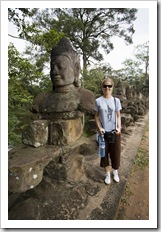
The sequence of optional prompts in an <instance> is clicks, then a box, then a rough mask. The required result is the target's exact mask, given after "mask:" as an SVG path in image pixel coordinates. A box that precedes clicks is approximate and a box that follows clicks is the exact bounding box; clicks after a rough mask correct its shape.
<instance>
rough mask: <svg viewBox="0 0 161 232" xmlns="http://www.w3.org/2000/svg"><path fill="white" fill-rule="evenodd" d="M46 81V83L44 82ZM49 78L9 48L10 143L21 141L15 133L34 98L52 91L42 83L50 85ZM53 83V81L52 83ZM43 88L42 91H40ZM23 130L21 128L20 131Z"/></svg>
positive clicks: (12, 48)
mask: <svg viewBox="0 0 161 232" xmlns="http://www.w3.org/2000/svg"><path fill="white" fill-rule="evenodd" d="M44 79H46V81H44ZM49 80H50V77H49V76H48V78H47V77H46V76H45V75H44V74H43V73H42V72H39V70H38V69H37V68H36V67H35V66H34V65H32V64H31V63H30V62H29V60H28V59H26V58H22V57H21V55H20V54H19V52H18V51H17V50H16V48H15V47H14V45H13V44H10V45H9V47H8V130H9V131H8V133H9V143H10V144H11V143H15V142H18V141H19V140H20V135H19V134H18V133H15V129H16V127H17V125H18V124H19V123H20V119H19V115H20V114H22V113H23V114H24V113H25V114H26V112H28V111H29V106H30V104H31V102H32V101H33V98H34V96H35V95H37V93H39V92H40V91H41V90H45V89H47V87H48V89H51V88H52V86H45V87H44V84H42V83H49ZM50 82H51V81H50ZM40 88H42V89H40ZM20 129H21V128H19V131H20Z"/></svg>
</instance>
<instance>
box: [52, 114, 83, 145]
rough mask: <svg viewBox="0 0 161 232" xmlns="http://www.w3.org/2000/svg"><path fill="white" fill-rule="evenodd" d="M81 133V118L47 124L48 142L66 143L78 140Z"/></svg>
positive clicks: (53, 143) (54, 143) (55, 143)
mask: <svg viewBox="0 0 161 232" xmlns="http://www.w3.org/2000/svg"><path fill="white" fill-rule="evenodd" d="M82 133H83V125H82V120H81V118H76V119H70V120H60V121H57V122H51V123H50V124H49V144H50V145H59V144H60V145H68V144H71V143H74V142H75V141H76V140H78V139H79V138H80V137H81V136H82Z"/></svg>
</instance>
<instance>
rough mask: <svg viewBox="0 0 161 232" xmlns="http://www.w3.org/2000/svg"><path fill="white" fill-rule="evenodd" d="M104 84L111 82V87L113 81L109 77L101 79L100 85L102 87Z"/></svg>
mask: <svg viewBox="0 0 161 232" xmlns="http://www.w3.org/2000/svg"><path fill="white" fill-rule="evenodd" d="M105 82H111V84H112V86H114V81H113V80H112V79H111V78H109V77H106V78H105V79H103V80H102V83H101V84H102V85H104V83H105Z"/></svg>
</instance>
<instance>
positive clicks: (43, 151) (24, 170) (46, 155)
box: [8, 145, 61, 192]
mask: <svg viewBox="0 0 161 232" xmlns="http://www.w3.org/2000/svg"><path fill="white" fill-rule="evenodd" d="M59 155H61V148H58V147H56V148H53V147H52V146H43V147H39V148H37V149H35V148H33V147H27V146H25V145H20V146H17V147H15V148H13V149H12V150H11V151H10V152H9V164H8V169H9V171H8V190H9V191H10V192H25V191H26V190H28V189H32V188H34V187H35V186H37V185H38V184H39V183H40V182H41V180H42V177H43V171H44V168H45V166H46V165H47V164H48V163H49V162H50V161H51V160H52V159H54V158H55V157H58V156H59Z"/></svg>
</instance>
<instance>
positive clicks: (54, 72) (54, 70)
mask: <svg viewBox="0 0 161 232" xmlns="http://www.w3.org/2000/svg"><path fill="white" fill-rule="evenodd" d="M53 74H54V75H57V74H59V71H58V68H57V67H56V66H54V68H53Z"/></svg>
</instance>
